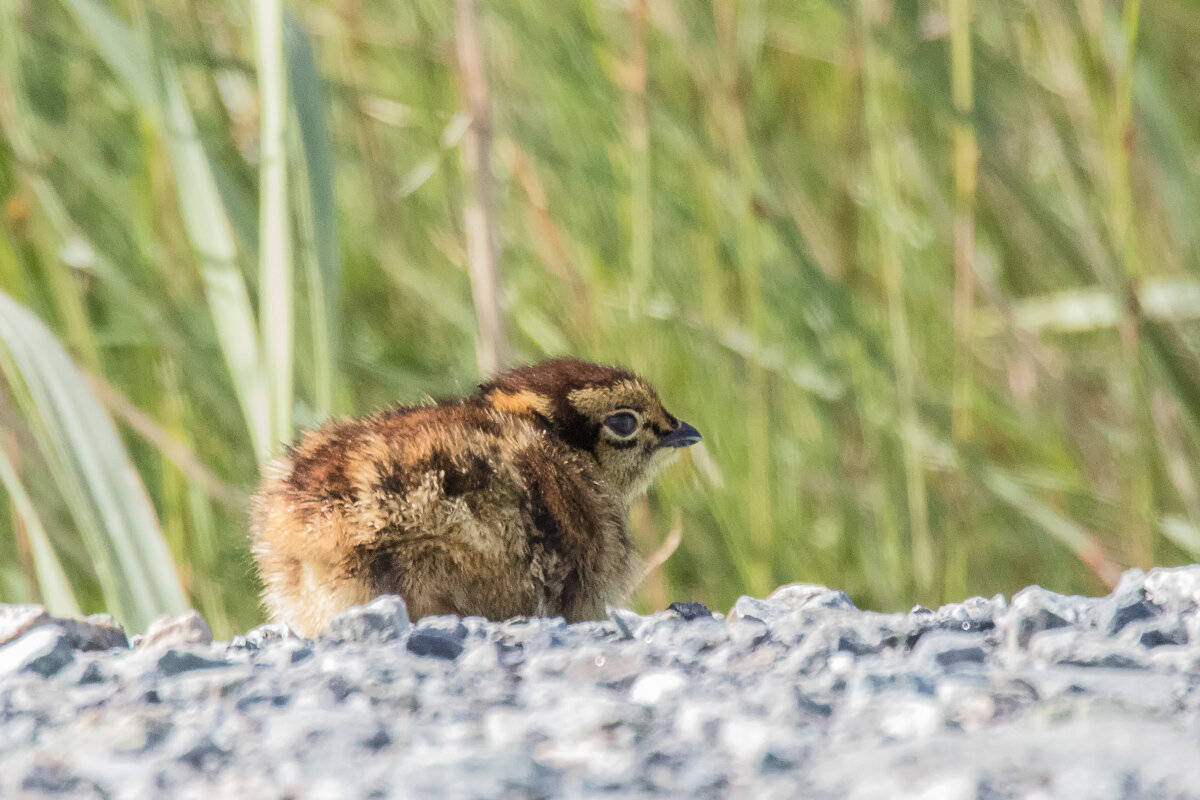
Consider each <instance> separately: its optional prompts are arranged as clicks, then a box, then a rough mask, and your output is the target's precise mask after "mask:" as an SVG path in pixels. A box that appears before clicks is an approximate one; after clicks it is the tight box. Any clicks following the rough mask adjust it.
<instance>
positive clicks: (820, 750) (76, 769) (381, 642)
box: [0, 566, 1200, 800]
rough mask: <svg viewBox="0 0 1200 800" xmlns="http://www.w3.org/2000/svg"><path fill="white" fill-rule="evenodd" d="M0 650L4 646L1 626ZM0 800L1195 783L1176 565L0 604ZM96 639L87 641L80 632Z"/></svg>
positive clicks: (775, 792) (1198, 681) (904, 793)
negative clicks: (859, 584)
mask: <svg viewBox="0 0 1200 800" xmlns="http://www.w3.org/2000/svg"><path fill="white" fill-rule="evenodd" d="M5 642H6V643H5ZM0 643H5V644H3V645H2V646H0V797H4V798H11V797H24V796H32V797H40V796H50V795H53V796H66V797H114V798H124V797H129V798H149V797H205V798H207V797H312V798H325V797H328V798H346V797H436V798H439V800H448V799H449V798H458V797H522V798H524V797H576V796H598V795H605V796H614V797H641V796H680V797H683V796H686V797H689V798H703V797H753V798H773V797H778V798H792V797H817V798H894V797H921V798H928V799H929V800H942V799H945V800H957V799H958V798H981V800H982V799H984V798H987V799H988V800H991V799H992V798H1009V797H1012V798H1017V797H1020V798H1031V799H1032V798H1051V797H1070V798H1142V797H1145V798H1175V797H1200V566H1192V567H1184V568H1179V569H1159V570H1153V571H1151V572H1150V573H1142V572H1140V571H1136V570H1135V571H1131V572H1129V573H1126V575H1125V576H1124V578H1123V580H1122V581H1121V584H1120V586H1119V587H1118V588H1117V589H1116V591H1114V592H1113V593H1112V594H1111V595H1109V596H1108V597H1102V598H1084V597H1066V596H1062V595H1057V594H1053V593H1051V592H1049V591H1046V590H1045V589H1042V588H1040V587H1036V586H1034V587H1030V588H1028V589H1025V590H1024V591H1022V592H1019V593H1018V594H1017V595H1016V596H1014V597H1013V598H1012V600H1011V602H1008V601H1006V600H1005V598H1003V597H1000V596H997V597H994V598H991V599H984V598H972V599H970V600H967V601H965V602H962V603H957V604H952V605H948V606H945V607H943V608H941V609H938V610H936V611H932V610H927V609H922V608H917V609H914V610H913V611H912V612H911V613H908V614H878V613H873V612H869V611H860V610H859V609H856V608H855V607H854V606H853V604H852V603H851V602H850V600H849V598H847V597H846V595H845V594H843V593H841V592H838V591H832V590H829V589H825V588H823V587H817V586H801V585H792V586H786V587H783V588H782V589H780V590H778V591H776V592H775V593H774V594H773V595H771V596H770V597H768V598H766V599H755V598H751V597H743V598H741V599H740V600H739V601H738V602H737V604H736V605H735V606H734V608H733V609H732V610H731V611H730V613H729V614H728V615H727V616H724V617H722V616H720V615H712V614H709V613H708V612H707V610H706V609H704V608H703V607H702V606H697V605H696V604H677V605H675V606H673V607H672V609H671V610H667V611H663V612H661V613H658V614H654V615H651V616H639V615H637V614H634V613H633V612H630V611H626V610H616V611H614V612H613V613H612V614H611V615H610V619H609V620H606V621H603V622H594V623H580V624H575V625H567V624H565V623H564V622H563V621H562V620H558V619H517V620H510V621H508V622H503V623H491V622H486V621H484V620H482V619H476V618H468V619H462V620H460V619H458V618H455V617H431V618H427V619H424V620H421V621H420V622H419V623H418V624H417V625H415V626H414V625H410V624H409V623H408V620H407V617H406V614H405V610H404V605H403V603H402V602H401V601H400V600H399V599H398V598H394V597H384V598H379V599H378V600H376V601H375V602H373V603H371V604H370V605H368V606H363V607H359V608H356V609H352V610H351V611H349V612H347V613H346V614H344V615H343V616H341V617H339V618H338V619H337V620H335V621H334V623H333V624H332V625H331V626H330V630H329V632H328V633H327V634H326V635H325V636H323V637H321V638H319V639H317V640H315V641H313V640H305V639H300V638H297V637H295V636H294V635H292V634H291V633H290V632H289V631H287V630H286V629H284V628H281V627H279V626H269V625H268V626H263V627H261V628H256V629H255V630H253V631H250V632H249V633H248V634H246V635H245V636H240V637H237V638H235V639H234V641H233V642H228V643H226V642H212V641H211V632H209V631H208V626H207V625H204V623H203V620H201V619H199V617H197V616H194V615H193V616H185V617H183V618H177V619H175V620H165V621H162V622H160V623H157V624H156V625H155V626H152V630H151V631H148V632H147V634H146V635H145V636H144V637H134V647H133V649H130V648H129V646H128V645H127V643H126V640H125V635H124V633H123V632H122V631H120V629H119V628H118V627H116V626H115V623H113V622H112V620H111V619H108V618H106V617H89V618H87V619H86V620H59V619H55V618H53V617H50V616H49V615H47V614H45V613H44V612H43V611H41V609H39V608H37V607H31V606H0ZM103 648H109V649H103Z"/></svg>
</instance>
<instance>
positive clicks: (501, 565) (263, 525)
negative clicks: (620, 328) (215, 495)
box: [251, 359, 699, 635]
mask: <svg viewBox="0 0 1200 800" xmlns="http://www.w3.org/2000/svg"><path fill="white" fill-rule="evenodd" d="M698 440H699V434H698V433H696V431H695V429H694V428H692V427H691V426H690V425H687V424H686V423H681V422H679V420H677V419H675V418H674V417H672V416H671V415H670V414H668V413H667V412H666V411H665V410H664V409H663V408H662V405H661V403H660V402H659V400H658V397H657V394H656V393H655V392H654V390H653V388H652V387H650V385H649V384H647V383H646V382H645V381H643V380H642V379H640V378H638V377H636V376H635V375H633V374H632V373H629V372H626V371H625V370H620V369H616V368H612V367H604V366H600V365H596V364H590V363H587V362H582V361H576V360H574V359H560V360H556V361H550V362H544V363H543V364H539V365H535V366H531V367H522V368H519V369H517V370H513V371H511V372H509V373H505V374H503V375H501V376H499V377H498V378H496V379H495V380H494V381H492V382H491V383H488V384H485V385H483V386H481V387H480V390H479V392H478V393H477V394H475V395H472V396H471V397H468V398H463V399H455V400H448V401H440V402H437V403H435V404H432V405H427V406H402V407H397V408H394V409H391V410H389V411H385V412H382V413H379V414H375V415H373V416H369V417H365V418H362V419H354V420H343V421H337V422H331V423H328V424H326V425H325V426H323V427H322V428H320V429H319V430H316V431H311V432H308V433H306V434H305V435H304V436H303V437H302V439H301V441H300V442H299V443H298V444H297V445H296V446H295V447H293V448H291V449H290V450H289V452H288V454H287V455H285V456H284V457H282V458H280V459H278V460H276V461H275V462H273V463H271V464H270V465H268V467H267V469H266V470H265V473H264V478H263V482H262V485H261V487H260V488H259V491H258V493H257V494H256V495H255V498H254V502H253V505H252V520H251V532H252V536H253V540H254V541H253V548H254V555H255V558H256V560H257V562H258V566H259V571H260V574H261V576H262V579H263V583H264V585H265V591H264V599H265V602H266V605H267V607H268V609H269V610H270V612H271V614H272V616H273V617H274V618H276V619H277V620H279V621H282V622H286V623H288V624H290V625H291V626H292V627H293V628H295V629H296V630H297V631H298V632H300V633H302V634H305V635H312V634H313V633H316V632H318V631H320V630H321V629H322V628H324V626H325V624H326V623H327V622H328V620H329V619H330V617H332V616H333V615H334V614H336V613H338V612H339V611H341V610H343V609H344V608H346V607H348V606H351V605H354V604H357V603H364V602H367V601H369V600H370V599H371V598H373V597H375V596H376V595H379V594H386V593H391V594H398V595H400V596H402V597H403V598H404V600H405V602H406V604H407V606H408V610H409V615H410V616H411V617H412V618H413V619H417V618H419V617H422V616H426V615H429V614H458V615H462V616H467V615H481V616H485V617H489V618H491V619H504V618H507V617H511V616H516V615H529V616H533V615H542V616H547V615H555V616H557V615H561V616H565V617H566V618H568V619H570V620H579V619H588V618H595V617H599V616H602V615H603V613H604V605H605V603H606V602H613V601H617V600H620V599H621V598H622V597H623V596H624V595H625V594H626V592H627V591H628V590H629V589H630V588H631V583H632V581H633V578H634V575H635V572H636V563H637V562H636V557H635V555H634V552H633V548H632V546H631V544H630V541H629V537H628V535H627V532H626V517H627V509H628V503H629V501H630V500H631V499H632V498H633V497H634V496H635V495H636V494H637V493H639V492H640V491H643V490H644V489H645V487H646V485H647V484H648V482H649V480H650V479H651V478H652V477H653V475H654V474H655V473H656V472H657V471H658V469H660V468H661V467H662V466H664V465H665V464H666V463H667V462H669V461H670V460H671V455H672V454H674V453H676V452H677V449H676V448H679V447H682V446H686V445H688V444H692V443H694V442H695V441H698Z"/></svg>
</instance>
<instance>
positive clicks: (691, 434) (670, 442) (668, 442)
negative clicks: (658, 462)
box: [658, 420, 702, 447]
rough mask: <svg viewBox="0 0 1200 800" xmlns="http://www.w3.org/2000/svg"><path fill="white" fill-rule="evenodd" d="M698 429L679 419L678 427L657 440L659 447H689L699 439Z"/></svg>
mask: <svg viewBox="0 0 1200 800" xmlns="http://www.w3.org/2000/svg"><path fill="white" fill-rule="evenodd" d="M701 438H702V437H701V436H700V431H698V430H696V429H695V428H693V427H692V426H691V425H688V424H687V423H686V422H684V421H683V420H680V421H679V427H678V428H676V429H675V430H673V431H671V432H670V433H668V434H667V435H666V436H664V437H662V438H661V439H659V440H658V446H659V447H691V446H692V445H694V444H695V443H696V442H698V441H700V439H701Z"/></svg>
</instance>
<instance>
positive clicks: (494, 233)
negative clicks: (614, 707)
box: [0, 0, 1200, 635]
mask: <svg viewBox="0 0 1200 800" xmlns="http://www.w3.org/2000/svg"><path fill="white" fill-rule="evenodd" d="M1197 41H1200V9H1198V8H1197V6H1196V5H1195V4H1194V3H1191V2H1182V0H1155V2H1153V3H1144V4H1143V3H1140V2H1137V0H1126V1H1125V2H1106V1H1102V0H1074V1H1073V2H1071V1H1068V0H1012V1H1011V2H979V0H929V1H928V2H915V1H914V2H891V1H890V0H850V1H849V2H827V1H826V0H711V1H709V0H703V1H702V0H580V1H579V2H547V0H484V1H483V2H479V3H477V4H473V3H470V2H467V0H404V1H403V2H399V1H398V0H331V1H330V2H308V1H307V0H296V1H295V2H293V1H292V0H288V2H286V3H284V4H283V6H282V7H281V5H280V2H279V0H241V1H238V0H0V291H2V294H0V368H2V370H3V371H2V373H0V374H2V377H0V425H2V427H3V432H2V434H0V454H2V457H0V478H3V480H2V481H0V487H2V488H0V600H3V601H8V602H13V601H39V602H46V603H48V604H50V605H51V606H52V607H54V608H57V609H60V610H76V609H81V610H83V611H96V610H102V609H107V610H110V611H112V612H114V613H116V614H117V615H118V616H119V617H121V618H122V619H123V620H124V621H126V622H127V623H129V624H131V625H132V626H133V627H134V628H135V629H139V628H140V627H141V626H142V625H144V623H145V621H146V620H147V619H149V618H150V617H151V616H153V615H155V614H157V613H159V612H160V611H163V610H174V609H178V608H181V607H185V606H187V605H193V606H195V607H197V608H199V609H200V610H201V611H202V613H203V614H204V615H205V616H206V618H207V619H209V620H210V621H211V622H212V624H213V627H214V628H215V629H216V631H217V633H218V635H228V634H229V633H231V632H237V631H240V630H242V629H245V628H246V627H248V626H250V625H252V624H255V623H257V622H259V621H261V619H262V611H261V608H260V606H259V605H258V602H257V591H258V586H257V584H256V581H255V578H254V575H253V569H252V562H251V559H250V557H249V553H248V548H247V539H246V499H247V496H248V493H249V492H250V491H251V490H252V489H253V487H254V485H255V483H256V480H257V475H258V469H259V465H260V463H261V462H262V461H263V460H264V459H265V458H267V457H268V456H269V455H270V454H271V453H273V452H277V451H278V450H279V448H280V446H281V444H282V443H283V442H286V441H289V440H290V439H291V437H292V436H293V435H294V433H295V431H296V430H298V429H299V428H301V427H304V426H310V425H314V424H317V423H318V422H319V421H320V420H322V419H324V418H325V417H327V416H329V415H330V414H346V413H360V412H366V411H370V410H373V409H377V408H380V407H383V406H386V405H388V404H392V403H395V402H399V401H404V402H414V401H418V400H420V399H422V398H424V397H427V396H431V395H432V396H440V395H447V394H457V393H460V392H464V391H469V390H470V389H471V388H472V386H473V385H474V383H475V382H477V381H478V380H479V379H480V378H481V377H482V375H483V373H485V372H487V371H488V369H489V368H490V366H491V365H492V364H494V363H509V364H515V363H523V362H530V361H535V360H538V359H541V358H543V357H545V356H549V355H560V354H574V355H578V356H580V357H585V358H591V359H595V360H602V361H608V362H617V363H622V364H625V365H628V366H630V367H632V368H634V369H636V370H638V371H640V372H642V373H644V374H645V375H646V376H647V377H648V378H649V379H651V380H652V381H653V382H654V383H655V384H656V385H657V386H658V387H659V389H660V392H661V394H662V396H663V397H664V398H665V400H666V402H667V404H668V407H669V408H670V409H671V410H672V411H673V412H674V413H676V414H677V415H678V416H680V417H682V418H683V419H686V420H688V421H689V422H692V423H693V424H695V425H696V426H697V427H698V428H699V429H700V430H701V431H703V433H704V435H705V444H704V445H703V447H698V448H693V451H692V452H691V454H690V455H689V456H687V457H685V458H684V459H683V460H682V462H681V463H680V464H679V465H677V466H676V467H674V468H673V469H672V470H671V471H670V472H669V473H668V474H667V475H666V476H665V477H664V478H663V479H662V480H661V481H660V483H659V485H658V486H657V488H655V489H654V490H653V491H652V492H651V494H650V495H649V497H648V498H647V499H646V501H645V502H644V503H642V504H639V505H638V506H637V507H635V508H634V509H633V510H632V526H633V531H634V536H635V538H636V539H637V541H638V544H639V549H640V550H641V551H642V552H643V554H645V555H647V556H650V555H651V554H657V555H656V556H655V557H654V558H653V559H652V560H653V562H654V563H658V562H661V565H660V566H658V567H656V568H655V569H653V570H652V571H651V573H650V574H649V576H648V577H647V579H646V581H645V583H644V584H643V586H642V588H641V589H640V591H639V594H638V596H637V598H636V603H637V605H638V607H639V608H642V609H650V608H661V607H662V606H663V605H664V604H665V603H667V602H669V601H671V600H699V601H703V602H706V603H709V604H711V605H712V606H713V607H715V608H718V609H723V608H725V607H727V606H728V605H729V604H730V603H731V602H732V601H733V600H734V599H735V598H736V597H737V596H738V595H739V594H742V593H753V594H763V593H766V592H768V591H769V590H771V589H772V588H773V587H774V586H776V585H778V584H780V583H784V582H791V581H806V582H817V583H825V584H828V585H832V586H836V587H839V588H843V589H845V590H846V591H847V592H849V593H850V595H851V596H852V597H853V598H854V599H855V601H856V602H857V603H859V604H860V605H861V606H864V607H870V608H878V609H906V608H908V607H909V606H911V605H913V604H914V603H923V604H937V603H939V602H941V601H944V600H948V599H960V598H962V597H963V596H965V595H967V594H973V593H981V594H991V593H995V592H1005V593H1008V592H1012V591H1014V590H1015V589H1017V588H1019V587H1021V586H1024V585H1026V584H1029V583H1033V582H1037V583H1041V584H1043V585H1045V586H1048V587H1050V588H1053V589H1055V590H1058V591H1063V592H1089V593H1097V592H1103V591H1104V589H1105V585H1106V584H1107V583H1111V582H1112V581H1113V580H1114V579H1115V576H1117V575H1118V574H1119V571H1120V570H1121V569H1122V568H1125V567H1128V566H1149V565H1151V564H1172V563H1181V562H1187V561H1191V560H1195V559H1197V558H1200V485H1198V484H1197V476H1196V473H1197V469H1198V468H1200V460H1198V459H1197V454H1198V452H1200V438H1198V434H1200V349H1198V348H1200V335H1198V334H1200V330H1198V328H1197V322H1196V320H1197V318H1198V317H1200V283H1198V282H1197V275H1198V273H1200V241H1198V239H1197V231H1198V230H1200V226H1198V225H1197V222H1198V221H1200V92H1197V91H1196V87H1197V86H1200V50H1198V49H1197V48H1196V46H1195V43H1196V42H1197ZM676 543H678V544H677V547H676V546H675V545H676ZM672 548H674V549H672ZM664 558H665V561H664V560H663V559H664Z"/></svg>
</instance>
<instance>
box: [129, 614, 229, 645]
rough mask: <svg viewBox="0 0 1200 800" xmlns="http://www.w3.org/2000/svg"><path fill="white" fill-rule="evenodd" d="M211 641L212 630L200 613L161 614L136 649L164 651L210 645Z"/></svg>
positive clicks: (151, 624)
mask: <svg viewBox="0 0 1200 800" xmlns="http://www.w3.org/2000/svg"><path fill="white" fill-rule="evenodd" d="M212 640H213V634H212V628H210V627H208V623H207V622H205V621H204V618H203V617H201V616H200V612H198V611H196V610H195V609H192V610H190V611H186V612H184V613H183V614H179V615H177V616H171V615H170V614H163V615H162V616H161V617H159V618H158V619H156V620H154V621H153V622H151V623H150V626H149V627H148V628H146V633H145V634H144V635H143V636H142V638H141V639H140V640H138V642H137V644H136V647H138V648H139V649H147V648H156V649H157V648H162V649H166V648H168V647H178V646H180V645H185V644H211V643H212Z"/></svg>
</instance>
